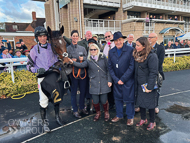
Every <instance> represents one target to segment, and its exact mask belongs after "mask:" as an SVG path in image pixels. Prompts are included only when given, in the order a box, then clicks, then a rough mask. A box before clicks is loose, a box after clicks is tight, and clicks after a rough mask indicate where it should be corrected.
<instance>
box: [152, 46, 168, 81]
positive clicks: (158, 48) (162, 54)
mask: <svg viewBox="0 0 190 143" xmlns="http://www.w3.org/2000/svg"><path fill="white" fill-rule="evenodd" d="M154 49H155V50H156V54H157V56H158V71H159V73H160V74H161V75H162V77H163V80H164V79H165V76H164V72H163V66H162V64H163V62H164V57H165V49H164V46H162V45H159V44H157V43H156V45H155V46H154Z"/></svg>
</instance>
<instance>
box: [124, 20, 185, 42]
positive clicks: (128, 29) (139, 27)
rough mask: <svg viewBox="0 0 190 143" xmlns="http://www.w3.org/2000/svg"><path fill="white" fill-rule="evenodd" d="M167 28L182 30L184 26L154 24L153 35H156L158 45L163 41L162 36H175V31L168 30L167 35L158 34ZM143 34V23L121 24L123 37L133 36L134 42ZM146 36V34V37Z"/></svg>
mask: <svg viewBox="0 0 190 143" xmlns="http://www.w3.org/2000/svg"><path fill="white" fill-rule="evenodd" d="M168 27H179V28H181V29H184V25H178V24H164V23H156V24H155V33H156V34H157V35H158V43H161V42H162V41H163V38H164V37H163V36H164V35H165V36H175V34H176V32H175V30H170V31H169V32H168V33H165V34H164V35H163V34H159V32H160V31H161V30H163V29H164V28H168ZM143 32H144V23H143V22H130V23H124V24H122V33H123V35H125V36H127V35H128V34H134V37H135V38H134V41H136V39H137V38H139V37H141V36H143ZM179 35H180V34H177V35H176V36H179ZM144 36H145V35H144ZM146 36H148V34H147V35H146Z"/></svg>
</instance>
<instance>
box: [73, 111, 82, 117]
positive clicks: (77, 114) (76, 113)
mask: <svg viewBox="0 0 190 143" xmlns="http://www.w3.org/2000/svg"><path fill="white" fill-rule="evenodd" d="M73 115H74V116H75V117H76V118H81V116H80V114H79V113H78V112H74V113H73Z"/></svg>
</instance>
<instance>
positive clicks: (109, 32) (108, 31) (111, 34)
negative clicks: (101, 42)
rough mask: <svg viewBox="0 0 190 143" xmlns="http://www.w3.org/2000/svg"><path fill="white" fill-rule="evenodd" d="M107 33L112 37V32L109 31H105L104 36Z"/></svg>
mask: <svg viewBox="0 0 190 143" xmlns="http://www.w3.org/2000/svg"><path fill="white" fill-rule="evenodd" d="M107 32H109V33H111V35H112V32H111V31H106V32H105V33H104V35H105V34H106V33H107Z"/></svg>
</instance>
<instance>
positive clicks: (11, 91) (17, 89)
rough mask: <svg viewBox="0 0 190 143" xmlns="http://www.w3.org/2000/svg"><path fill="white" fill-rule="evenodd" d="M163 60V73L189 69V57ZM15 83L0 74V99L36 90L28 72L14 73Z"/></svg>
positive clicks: (4, 74) (36, 85)
mask: <svg viewBox="0 0 190 143" xmlns="http://www.w3.org/2000/svg"><path fill="white" fill-rule="evenodd" d="M173 61H174V58H173V57H172V58H165V59H164V63H163V71H164V72H169V71H178V70H184V69H190V56H183V57H176V62H175V63H174V62H173ZM14 76H15V83H13V82H12V78H11V74H10V73H7V72H3V73H1V74H0V97H5V98H7V97H11V96H13V95H18V94H24V93H32V92H33V91H37V90H38V84H37V78H36V74H33V73H31V72H29V71H25V70H22V71H14Z"/></svg>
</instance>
